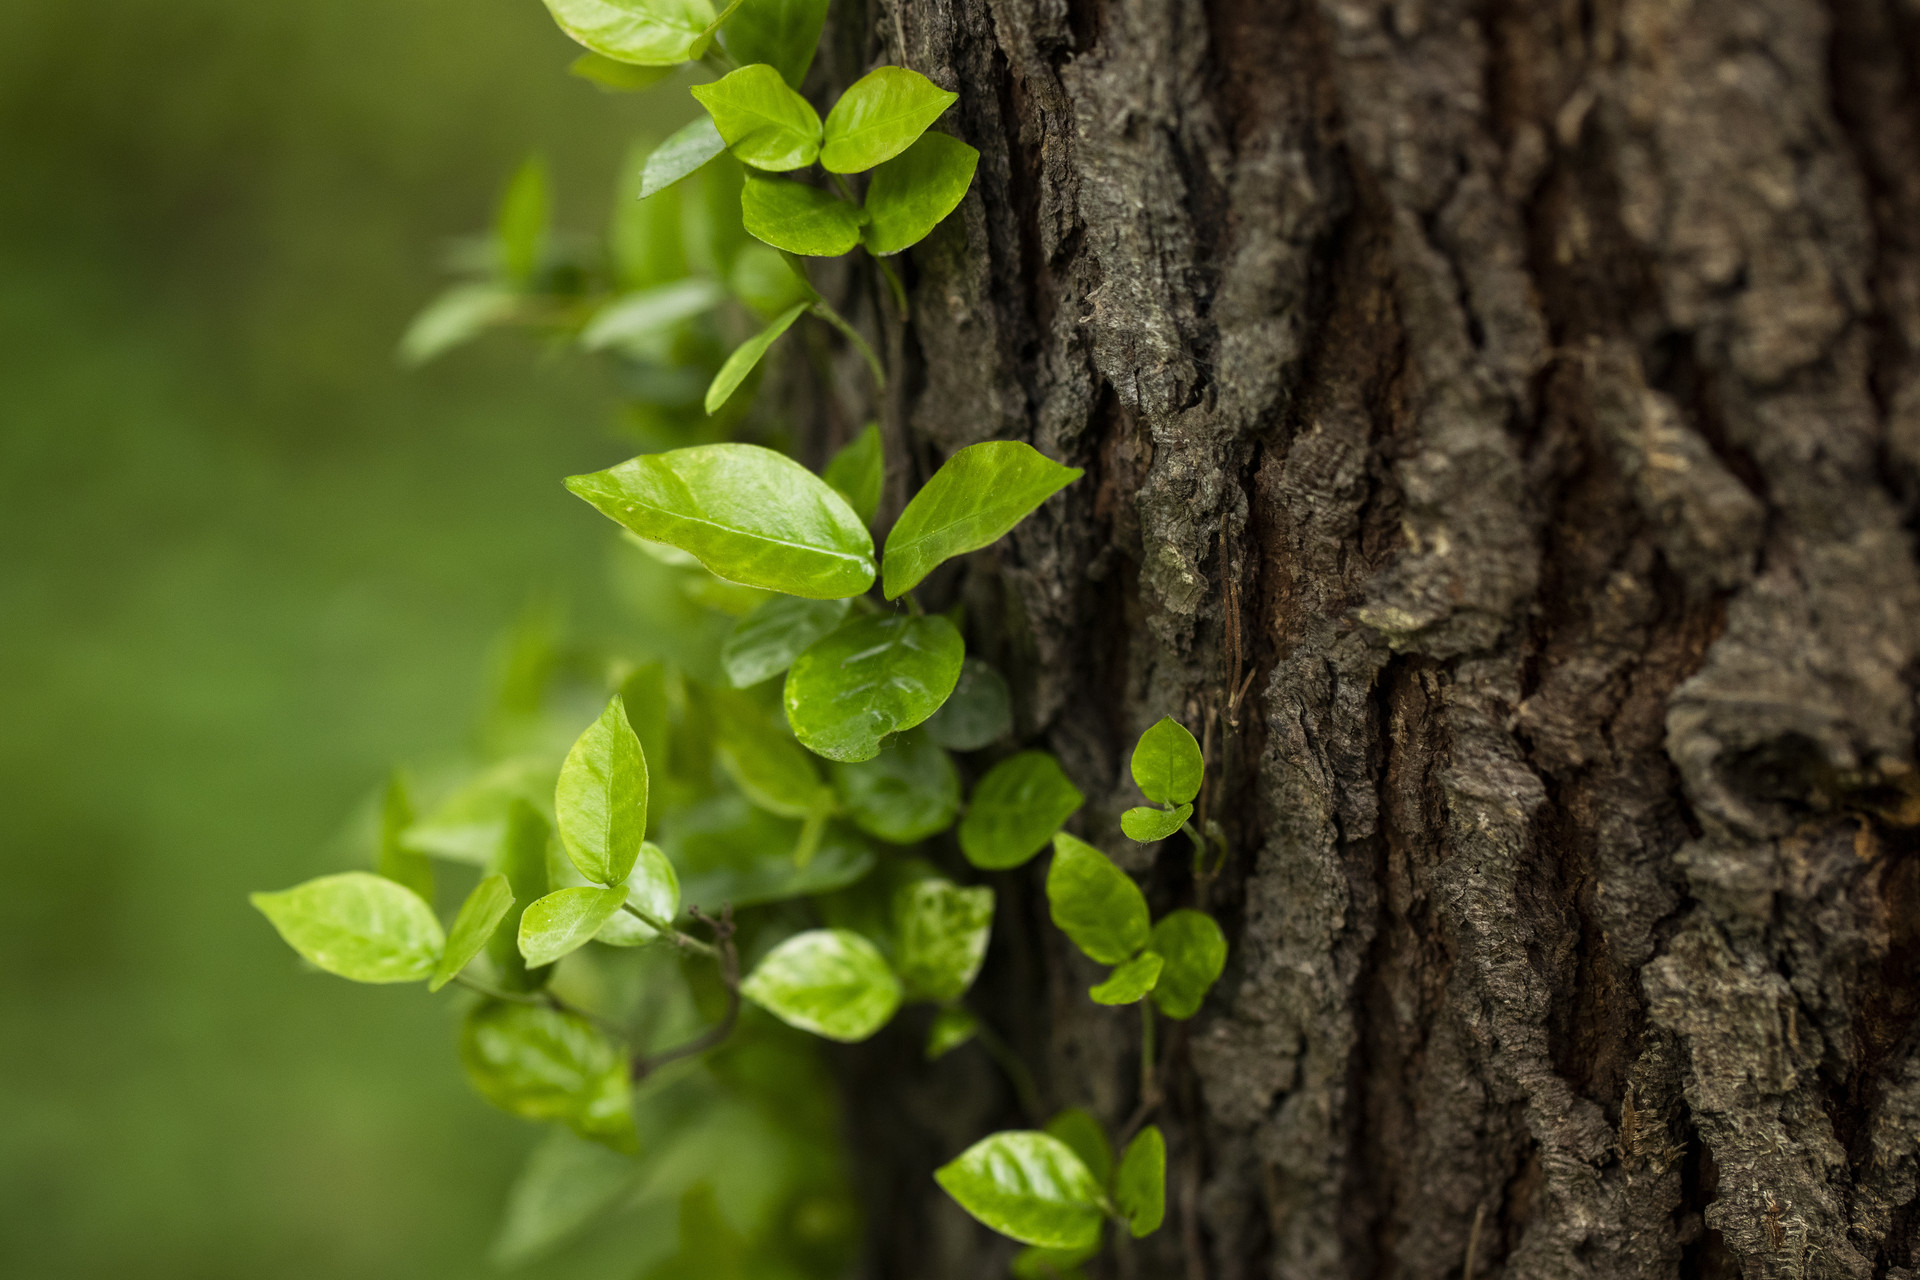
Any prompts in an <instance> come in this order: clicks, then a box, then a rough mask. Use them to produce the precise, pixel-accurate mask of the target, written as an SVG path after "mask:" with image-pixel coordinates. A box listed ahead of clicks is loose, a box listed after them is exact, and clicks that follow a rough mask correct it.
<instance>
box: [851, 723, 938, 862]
mask: <svg viewBox="0 0 1920 1280" xmlns="http://www.w3.org/2000/svg"><path fill="white" fill-rule="evenodd" d="M833 789H834V791H835V793H836V794H837V795H838V796H839V797H840V805H841V808H842V809H843V810H844V811H845V812H846V815H847V816H848V817H849V818H851V819H852V820H853V824H854V825H855V826H856V827H859V828H860V829H861V830H862V831H864V832H866V833H867V834H868V835H870V836H876V837H878V838H879V839H882V840H885V841H887V842H888V843H890V844H913V843H914V842H916V841H919V840H924V839H926V838H927V837H928V836H931V835H936V834H938V833H939V832H942V831H945V830H946V829H947V828H948V827H950V826H952V825H953V819H954V817H955V815H957V814H958V813H959V812H960V772H959V770H957V769H955V768H954V767H953V760H952V759H951V758H950V757H949V756H948V755H947V753H946V752H944V751H942V750H941V749H940V748H939V747H937V746H935V745H934V744H933V742H932V740H931V739H929V738H928V737H927V735H926V734H924V733H921V732H918V731H917V730H916V731H914V732H910V733H903V734H901V735H899V736H898V737H896V738H894V739H893V740H892V741H891V742H889V743H887V744H886V746H885V747H883V748H882V749H881V752H880V754H879V755H877V756H875V757H874V758H873V759H871V760H866V761H862V762H860V763H858V764H836V765H834V766H833Z"/></svg>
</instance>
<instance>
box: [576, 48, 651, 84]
mask: <svg viewBox="0 0 1920 1280" xmlns="http://www.w3.org/2000/svg"><path fill="white" fill-rule="evenodd" d="M567 74H568V75H570V76H579V77H580V78H581V79H582V80H585V81H586V82H587V83H589V84H591V85H594V86H596V87H598V88H601V89H605V90H606V91H607V92H608V93H638V92H640V91H641V90H642V89H651V88H652V87H653V86H654V85H656V84H659V83H660V82H661V81H662V80H664V79H666V78H667V77H668V76H670V75H672V74H673V68H672V67H665V66H662V67H643V66H639V65H637V64H635V63H632V62H616V61H615V60H614V59H612V58H609V57H607V56H606V55H605V54H600V53H583V54H581V55H580V56H579V57H577V58H575V59H574V60H573V61H572V62H570V63H568V64H567Z"/></svg>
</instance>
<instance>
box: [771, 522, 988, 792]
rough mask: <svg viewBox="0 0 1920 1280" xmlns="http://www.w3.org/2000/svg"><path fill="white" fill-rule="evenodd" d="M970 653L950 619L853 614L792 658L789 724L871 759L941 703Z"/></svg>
mask: <svg viewBox="0 0 1920 1280" xmlns="http://www.w3.org/2000/svg"><path fill="white" fill-rule="evenodd" d="M842 505H844V504H842ZM965 653H966V646H965V644H963V643H962V641H961V639H960V633H959V632H958V631H955V630H954V629H953V624H952V623H950V622H948V621H947V620H946V619H945V618H939V617H933V616H931V615H929V616H923V617H900V616H893V617H888V616H881V617H861V618H855V619H854V620H853V621H851V622H849V623H847V624H846V625H845V626H842V627H841V628H840V629H839V630H837V631H835V632H833V633H832V634H831V635H828V636H826V637H824V638H822V639H820V640H817V641H815V642H814V643H813V645H812V646H810V647H809V648H808V649H807V651H806V652H804V653H802V654H801V655H800V656H799V657H798V658H796V659H795V660H794V663H793V667H792V669H791V670H789V671H788V672H787V684H786V689H785V694H784V697H785V702H786V708H787V723H788V724H790V725H792V726H793V732H794V736H795V737H797V738H799V739H800V741H801V743H802V744H804V745H805V746H806V747H807V748H808V749H810V750H812V751H814V752H816V753H818V754H820V755H823V756H825V757H827V758H828V759H829V760H840V761H845V762H848V763H852V762H855V761H860V760H871V759H873V758H874V757H875V756H876V755H878V754H880V742H881V740H882V739H883V738H885V737H886V736H887V735H888V734H890V733H898V732H900V731H901V730H903V729H911V728H912V727H913V726H914V725H917V724H919V723H920V722H921V721H923V720H925V719H926V718H927V717H928V716H930V715H932V714H933V713H934V712H935V711H938V710H939V709H940V704H941V703H943V702H945V701H946V700H947V695H948V694H950V693H952V692H953V686H954V684H955V683H956V682H958V681H959V679H960V663H961V660H962V659H963V658H964V657H965Z"/></svg>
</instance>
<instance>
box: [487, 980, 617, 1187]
mask: <svg viewBox="0 0 1920 1280" xmlns="http://www.w3.org/2000/svg"><path fill="white" fill-rule="evenodd" d="M460 1064H461V1066H463V1067H464V1068H465V1069H466V1073H467V1079H468V1081H470V1082H471V1083H472V1085H473V1087H474V1088H475V1089H476V1090H477V1091H478V1092H479V1094H480V1096H481V1097H483V1098H485V1099H486V1100H487V1101H488V1102H490V1103H492V1104H493V1105H494V1106H496V1107H499V1108H500V1109H501V1110H502V1111H507V1112H510V1113H512V1114H513V1115H517V1116H520V1117H522V1118H523V1119H527V1120H553V1121H559V1122H561V1123H563V1124H565V1125H566V1126H567V1127H569V1128H570V1129H572V1130H573V1131H574V1132H575V1133H577V1134H579V1135H580V1136H581V1137H583V1138H592V1139H593V1140H594V1141H596V1142H601V1143H604V1144H606V1145H607V1146H610V1147H612V1148H614V1149H615V1150H617V1151H635V1150H637V1149H638V1146H639V1143H638V1141H637V1139H636V1138H635V1135H634V1131H633V1094H632V1090H631V1089H630V1088H629V1086H628V1083H627V1062H626V1059H625V1058H624V1057H623V1056H622V1055H621V1054H620V1052H619V1051H618V1050H617V1049H615V1048H614V1046H613V1044H612V1043H611V1042H610V1041H608V1039H607V1038H606V1037H605V1036H604V1035H602V1034H601V1033H600V1031H599V1029H598V1028H596V1027H595V1026H594V1025H593V1024H592V1023H590V1022H588V1021H587V1020H586V1019H585V1018H582V1017H579V1016H578V1015H576V1014H571V1013H564V1012H562V1011H560V1010H558V1009H550V1008H547V1007H546V1006H545V1005H527V1004H509V1003H506V1002H505V1001H498V1000H492V1001H487V1002H486V1003H484V1004H481V1005H479V1006H477V1007H476V1008H475V1009H474V1010H473V1011H472V1012H471V1013H469V1014H468V1015H467V1019H466V1022H465V1024H464V1025H463V1026H462V1028H461V1033H460Z"/></svg>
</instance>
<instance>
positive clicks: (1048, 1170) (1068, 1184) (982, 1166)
mask: <svg viewBox="0 0 1920 1280" xmlns="http://www.w3.org/2000/svg"><path fill="white" fill-rule="evenodd" d="M933 1176H934V1180H935V1181H937V1182H938V1183H939V1184H940V1186H941V1187H942V1188H943V1189H944V1190H945V1191H946V1193H947V1194H948V1195H950V1196H952V1197H953V1198H954V1199H955V1200H956V1201H958V1202H959V1204H960V1207H961V1208H962V1209H965V1210H966V1211H967V1212H968V1213H970V1214H972V1215H973V1216H974V1217H976V1218H978V1219H979V1220H980V1221H981V1222H984V1223H985V1224H986V1225H987V1226H989V1227H991V1228H993V1229H994V1230H995V1231H998V1232H999V1233H1000V1234H1001V1235H1004V1236H1011V1237H1012V1238H1013V1239H1015V1240H1018V1241H1020V1242H1021V1243H1022V1244H1032V1245H1040V1246H1041V1247H1043V1248H1048V1249H1080V1248H1085V1247H1086V1246H1088V1245H1090V1244H1095V1243H1097V1242H1098V1241H1099V1239H1100V1223H1101V1212H1100V1199H1101V1193H1100V1184H1099V1183H1098V1182H1097V1181H1095V1180H1094V1176H1093V1174H1092V1173H1091V1172H1089V1171H1088V1169H1087V1166H1086V1165H1085V1164H1083V1163H1082V1162H1081V1160H1080V1157H1079V1156H1077V1155H1075V1154H1074V1153H1073V1149H1072V1148H1071V1147H1069V1146H1067V1144H1066V1143H1064V1142H1062V1141H1060V1139H1058V1138H1055V1137H1053V1136H1052V1135H1050V1134H1045V1133H1039V1132H1037V1131H1034V1130H1025V1129H1016V1130H1010V1131H1008V1132H1005V1133H996V1134H993V1135H991V1136H990V1137H986V1138H982V1139H981V1140H980V1141H979V1142H976V1143H974V1144H973V1145H972V1146H971V1147H968V1148H967V1149H966V1150H965V1151H964V1152H962V1153H961V1154H960V1157H959V1158H958V1159H957V1160H954V1161H953V1162H952V1163H950V1164H946V1165H942V1166H941V1167H940V1168H939V1169H937V1170H935V1171H934V1175H933Z"/></svg>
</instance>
